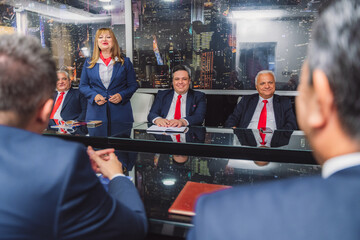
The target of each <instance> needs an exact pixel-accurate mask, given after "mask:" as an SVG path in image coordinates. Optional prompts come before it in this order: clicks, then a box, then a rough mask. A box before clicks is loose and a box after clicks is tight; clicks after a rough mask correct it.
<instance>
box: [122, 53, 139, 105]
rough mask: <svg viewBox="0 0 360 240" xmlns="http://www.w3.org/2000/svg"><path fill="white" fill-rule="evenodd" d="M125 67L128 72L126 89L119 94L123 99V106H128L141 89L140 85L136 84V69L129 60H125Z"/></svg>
mask: <svg viewBox="0 0 360 240" xmlns="http://www.w3.org/2000/svg"><path fill="white" fill-rule="evenodd" d="M124 67H125V70H126V88H125V89H124V90H121V91H120V92H119V94H120V95H121V97H122V101H121V104H126V103H127V102H128V101H129V100H130V98H131V96H132V95H133V94H134V92H135V91H136V89H138V87H139V84H138V83H137V82H136V74H135V71H134V67H133V65H132V63H131V61H130V59H129V58H125V62H124Z"/></svg>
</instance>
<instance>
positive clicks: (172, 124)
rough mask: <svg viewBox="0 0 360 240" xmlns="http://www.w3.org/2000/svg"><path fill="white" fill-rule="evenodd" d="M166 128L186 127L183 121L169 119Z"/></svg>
mask: <svg viewBox="0 0 360 240" xmlns="http://www.w3.org/2000/svg"><path fill="white" fill-rule="evenodd" d="M169 122H170V123H169V125H168V127H185V126H186V125H187V123H186V121H185V120H184V119H179V120H177V119H171V120H170V121H169Z"/></svg>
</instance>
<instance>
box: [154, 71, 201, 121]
mask: <svg viewBox="0 0 360 240" xmlns="http://www.w3.org/2000/svg"><path fill="white" fill-rule="evenodd" d="M190 76H191V74H190V70H189V69H188V68H187V67H185V66H183V65H177V66H175V67H174V69H173V88H174V89H173V90H164V91H159V92H158V93H157V95H156V98H155V101H154V103H153V105H152V107H151V109H150V113H149V115H148V121H149V122H152V123H154V124H156V125H158V126H161V127H182V126H188V125H201V124H202V123H203V121H204V118H205V112H206V97H205V94H204V93H202V92H198V91H194V90H191V89H190V82H191V77H190ZM177 107H178V110H179V115H178V116H176V115H177Z"/></svg>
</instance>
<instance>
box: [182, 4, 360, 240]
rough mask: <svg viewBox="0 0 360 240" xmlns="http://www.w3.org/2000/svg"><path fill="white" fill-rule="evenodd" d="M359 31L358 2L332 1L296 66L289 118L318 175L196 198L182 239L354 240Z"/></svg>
mask: <svg viewBox="0 0 360 240" xmlns="http://www.w3.org/2000/svg"><path fill="white" fill-rule="evenodd" d="M334 16H336V17H334ZM359 25H360V4H359V0H336V1H331V5H329V6H328V7H327V8H325V10H324V11H322V12H321V14H320V17H319V18H318V19H317V21H316V23H315V25H314V27H313V31H312V40H311V42H310V44H309V49H308V60H307V61H305V62H304V64H303V68H302V73H301V77H300V79H301V80H300V85H299V88H298V89H299V95H298V97H297V98H296V113H297V119H298V122H299V125H300V128H301V129H302V130H303V131H304V132H305V134H306V136H307V138H308V140H309V142H310V145H311V147H312V148H313V151H314V157H315V158H316V160H317V162H318V163H319V164H320V165H322V174H321V176H312V177H301V178H292V179H286V180H277V181H274V182H267V183H263V184H254V185H251V186H242V187H234V188H232V189H230V190H224V191H222V192H217V193H214V194H208V195H207V196H203V197H200V198H199V200H198V202H197V205H196V215H195V218H194V226H195V227H194V228H193V229H192V230H191V231H190V234H189V235H188V239H189V240H195V239H199V240H200V239H207V240H215V239H252V240H263V239H276V240H288V239H291V240H304V239H306V240H319V239H327V240H329V239H330V240H338V239H341V240H357V239H359V236H360V229H359V226H360V201H359V199H360V121H359V119H360V100H359V92H360V81H359V76H360V64H359V62H360V34H359Z"/></svg>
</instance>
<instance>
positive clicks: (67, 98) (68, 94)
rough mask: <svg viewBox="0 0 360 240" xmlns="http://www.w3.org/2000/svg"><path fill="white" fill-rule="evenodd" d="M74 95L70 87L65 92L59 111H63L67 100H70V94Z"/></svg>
mask: <svg viewBox="0 0 360 240" xmlns="http://www.w3.org/2000/svg"><path fill="white" fill-rule="evenodd" d="M73 95H74V92H73V91H72V89H71V88H70V89H69V91H68V93H67V94H66V97H65V99H64V102H63V105H62V108H61V111H63V110H64V109H65V107H66V105H67V104H68V102H70V99H71V98H72V96H73Z"/></svg>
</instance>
